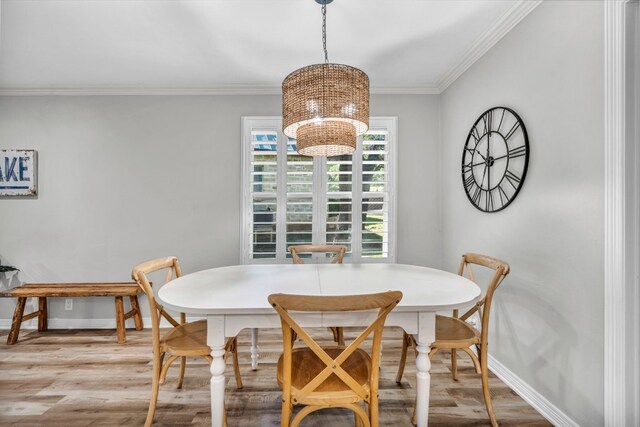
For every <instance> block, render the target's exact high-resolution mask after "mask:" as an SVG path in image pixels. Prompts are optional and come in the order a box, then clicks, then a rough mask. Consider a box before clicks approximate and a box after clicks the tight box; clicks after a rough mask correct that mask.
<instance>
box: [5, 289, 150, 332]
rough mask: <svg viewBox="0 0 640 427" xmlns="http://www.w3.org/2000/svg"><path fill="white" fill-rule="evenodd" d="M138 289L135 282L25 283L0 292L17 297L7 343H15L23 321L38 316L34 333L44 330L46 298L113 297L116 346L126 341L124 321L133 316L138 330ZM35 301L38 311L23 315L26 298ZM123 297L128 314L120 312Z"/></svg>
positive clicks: (122, 307)
mask: <svg viewBox="0 0 640 427" xmlns="http://www.w3.org/2000/svg"><path fill="white" fill-rule="evenodd" d="M140 292H142V289H140V287H139V286H138V284H137V283H135V282H122V283H25V284H23V285H21V286H18V287H16V288H13V289H9V290H8V291H3V292H0V297H14V298H18V304H17V305H16V310H15V312H14V314H13V322H12V323H11V331H9V336H8V337H7V344H9V345H11V344H15V343H16V342H17V341H18V334H19V333H20V325H21V324H22V322H24V321H25V320H29V319H33V318H34V317H38V331H46V330H48V325H47V297H67V298H76V297H115V298H116V326H117V332H118V343H123V342H125V341H126V335H125V329H124V321H125V320H126V319H129V318H131V317H133V320H134V322H135V327H136V330H138V331H139V330H142V328H143V324H142V316H141V315H140V305H139V304H138V294H139V293H140ZM31 297H37V298H38V311H34V312H33V313H29V314H27V315H24V307H25V303H26V302H27V298H31ZM123 297H129V300H130V301H131V311H129V312H127V313H125V312H124V301H123V299H122V298H123Z"/></svg>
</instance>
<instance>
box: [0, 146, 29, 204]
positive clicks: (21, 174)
mask: <svg viewBox="0 0 640 427" xmlns="http://www.w3.org/2000/svg"><path fill="white" fill-rule="evenodd" d="M36 156H37V152H36V150H0V197H4V196H35V195H37V194H38V190H37V186H36V185H37V177H38V174H37V162H36Z"/></svg>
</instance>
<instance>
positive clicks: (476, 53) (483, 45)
mask: <svg viewBox="0 0 640 427" xmlns="http://www.w3.org/2000/svg"><path fill="white" fill-rule="evenodd" d="M542 1H543V0H519V1H518V2H517V3H515V4H514V5H513V6H512V7H511V8H509V10H508V11H507V12H505V13H504V15H502V16H501V17H500V18H499V19H498V21H497V22H496V23H495V24H494V25H493V26H492V27H491V28H489V29H488V30H487V31H486V32H485V33H484V34H483V35H482V36H481V37H480V38H479V39H478V40H477V41H476V42H475V43H474V44H473V45H472V46H471V47H470V48H469V49H468V50H467V51H466V52H465V53H464V54H463V55H462V57H461V58H460V59H459V60H458V61H457V62H456V63H455V64H454V66H453V67H451V68H450V69H449V71H447V72H446V73H445V74H444V77H442V78H441V79H440V80H439V81H438V82H437V83H436V84H426V85H419V86H373V87H371V93H372V94H374V95H438V94H440V93H442V92H443V91H444V90H445V89H446V88H447V87H449V86H450V85H451V84H452V83H453V82H454V81H455V80H456V79H457V78H458V77H460V76H461V75H462V74H463V73H464V72H465V71H467V70H468V69H469V67H471V65H473V64H474V63H475V62H476V61H477V60H478V59H479V58H480V57H482V55H484V54H485V53H487V51H489V49H491V48H492V47H493V46H494V45H495V44H496V43H497V42H498V41H499V40H500V39H502V37H504V36H505V35H506V34H507V33H508V32H509V31H511V30H512V29H513V27H515V26H516V25H517V24H518V23H519V22H520V21H522V19H524V17H526V16H527V15H528V14H529V13H530V12H531V11H532V10H534V9H535V8H536V7H537V6H538V5H539V4H540V3H542ZM280 94H282V88H281V87H280V86H279V85H278V86H270V85H221V86H202V87H197V86H144V85H139V86H135V85H134V86H68V87H64V86H50V87H48V86H23V87H0V96H51V95H54V96H55V95H58V96H103V95H115V96H147V95H158V96H167V95H178V96H179V95H186V96H197V95H280Z"/></svg>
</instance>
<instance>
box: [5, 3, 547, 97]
mask: <svg viewBox="0 0 640 427" xmlns="http://www.w3.org/2000/svg"><path fill="white" fill-rule="evenodd" d="M535 5H537V2H523V1H504V0H497V1H496V0H476V1H452V0H446V1H421V0H335V1H334V2H333V3H331V4H330V5H328V6H327V47H328V50H329V60H330V61H331V62H338V63H346V64H349V65H353V66H356V67H358V68H361V69H362V70H364V71H365V72H366V73H367V74H368V75H369V78H370V81H371V87H372V91H374V92H375V91H378V92H397V93H403V92H406V93H411V92H417V93H430V92H438V91H439V90H442V89H443V87H446V85H448V83H450V81H451V80H452V79H455V78H456V77H457V76H458V75H459V74H460V73H461V72H463V71H464V69H466V68H465V67H466V66H468V65H470V63H473V61H475V59H477V57H478V56H479V55H481V54H483V53H484V51H486V50H487V49H489V48H490V47H491V46H492V45H493V44H494V43H495V42H496V41H497V39H499V38H500V37H501V36H502V35H504V33H506V32H507V31H509V30H510V29H511V28H512V27H513V26H514V25H515V24H516V23H517V22H519V21H520V19H522V18H523V17H524V16H525V15H526V13H528V12H529V11H530V10H532V9H533V7H535ZM0 17H1V21H0V89H4V90H5V92H6V89H12V88H14V89H15V88H22V89H26V88H32V89H38V88H40V89H43V88H49V89H55V88H66V89H82V88H85V89H86V88H93V89H96V88H106V89H108V88H112V89H113V88H119V89H121V90H122V89H123V88H124V89H126V88H137V89H144V88H154V89H156V90H157V89H159V88H165V89H179V88H182V89H184V90H186V89H189V88H200V89H206V88H209V89H211V90H214V91H215V90H224V89H228V90H231V91H233V90H237V91H239V92H242V91H245V92H248V93H249V92H255V93H261V92H262V93H267V92H270V91H271V92H272V93H276V92H277V91H278V90H279V87H280V84H281V82H282V80H283V78H284V77H285V76H286V75H287V74H288V73H289V72H291V71H293V70H294V69H296V68H299V67H301V66H304V65H309V64H312V63H318V62H323V60H324V56H323V55H324V53H323V50H322V41H321V25H322V17H321V8H320V6H319V5H318V4H317V3H316V2H315V1H313V0H214V1H159V0H156V1H151V0H147V1H138V0H123V1H118V0H94V1H71V0H66V1H65V0H32V1H24V0H2V2H1V3H0Z"/></svg>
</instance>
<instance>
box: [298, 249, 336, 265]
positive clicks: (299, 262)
mask: <svg viewBox="0 0 640 427" xmlns="http://www.w3.org/2000/svg"><path fill="white" fill-rule="evenodd" d="M289 252H290V253H291V259H292V261H293V263H294V264H304V260H303V259H302V258H300V255H299V254H302V253H327V254H334V255H335V256H334V257H333V259H332V260H331V264H342V260H343V259H344V254H345V253H346V252H347V247H346V246H344V245H295V246H289Z"/></svg>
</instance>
